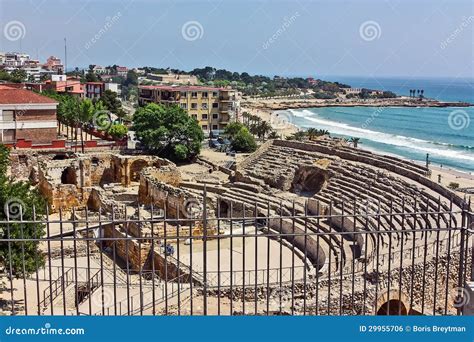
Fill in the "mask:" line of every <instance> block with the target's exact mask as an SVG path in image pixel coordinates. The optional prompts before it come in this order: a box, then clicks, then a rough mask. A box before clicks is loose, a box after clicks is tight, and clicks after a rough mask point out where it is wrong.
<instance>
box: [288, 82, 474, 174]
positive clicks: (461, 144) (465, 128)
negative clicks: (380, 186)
mask: <svg viewBox="0 0 474 342" xmlns="http://www.w3.org/2000/svg"><path fill="white" fill-rule="evenodd" d="M331 80H332V81H338V82H342V83H347V84H349V85H351V86H352V87H357V88H359V87H364V88H371V89H383V90H389V91H393V92H395V93H396V94H397V95H409V89H423V90H424V94H425V96H426V97H427V98H433V99H436V100H440V101H459V102H469V103H474V91H472V87H473V86H474V84H470V83H466V81H465V80H464V79H462V80H460V79H450V80H449V82H440V81H441V80H442V79H441V78H438V79H431V80H429V82H427V80H426V79H410V80H408V79H403V78H377V79H376V80H375V79H369V78H354V77H352V78H349V77H346V78H340V79H331ZM445 80H446V79H445ZM288 113H289V114H290V115H291V116H290V117H291V118H292V124H294V125H295V126H297V127H298V128H300V129H308V128H311V127H315V128H318V129H325V130H328V131H329V132H330V133H331V136H335V137H342V138H347V139H350V138H352V137H357V138H360V143H359V148H363V149H367V150H370V151H373V152H376V153H381V154H388V155H394V156H398V157H402V158H405V159H409V160H413V161H416V162H419V163H425V162H426V154H427V153H429V155H430V156H429V159H430V162H431V163H432V165H438V166H442V167H447V168H451V169H454V170H457V171H461V172H467V173H470V174H473V173H474V131H473V130H469V123H470V121H472V120H474V107H463V108H461V107H446V108H433V107H419V108H416V107H414V108H413V107H405V108H402V107H324V108H307V109H292V110H288Z"/></svg>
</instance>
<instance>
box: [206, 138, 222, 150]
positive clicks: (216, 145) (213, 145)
mask: <svg viewBox="0 0 474 342" xmlns="http://www.w3.org/2000/svg"><path fill="white" fill-rule="evenodd" d="M221 146H222V144H221V143H220V142H219V141H217V139H210V140H209V147H211V148H220V147H221Z"/></svg>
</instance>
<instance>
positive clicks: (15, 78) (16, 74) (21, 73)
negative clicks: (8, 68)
mask: <svg viewBox="0 0 474 342" xmlns="http://www.w3.org/2000/svg"><path fill="white" fill-rule="evenodd" d="M26 77H27V74H26V71H25V70H22V69H15V70H13V71H12V72H11V73H10V81H12V82H16V83H21V82H24V81H25V80H26Z"/></svg>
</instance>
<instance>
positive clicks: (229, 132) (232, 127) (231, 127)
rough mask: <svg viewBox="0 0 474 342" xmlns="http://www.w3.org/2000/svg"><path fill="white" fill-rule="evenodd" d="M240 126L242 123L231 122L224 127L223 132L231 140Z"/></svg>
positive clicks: (241, 126) (242, 126)
mask: <svg viewBox="0 0 474 342" xmlns="http://www.w3.org/2000/svg"><path fill="white" fill-rule="evenodd" d="M242 128H244V125H243V124H241V123H240V122H231V123H229V124H228V125H227V126H226V127H225V128H224V134H225V135H226V136H227V137H229V139H231V140H232V139H234V137H235V136H236V135H237V133H239V131H240V130H241V129H242Z"/></svg>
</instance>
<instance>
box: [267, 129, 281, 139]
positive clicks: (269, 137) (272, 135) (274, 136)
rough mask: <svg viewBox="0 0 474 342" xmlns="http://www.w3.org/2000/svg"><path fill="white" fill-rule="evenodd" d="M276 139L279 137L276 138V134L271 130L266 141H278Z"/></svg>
mask: <svg viewBox="0 0 474 342" xmlns="http://www.w3.org/2000/svg"><path fill="white" fill-rule="evenodd" d="M278 138H280V137H279V136H278V133H277V132H276V131H274V130H271V132H270V133H269V134H268V139H278Z"/></svg>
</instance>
